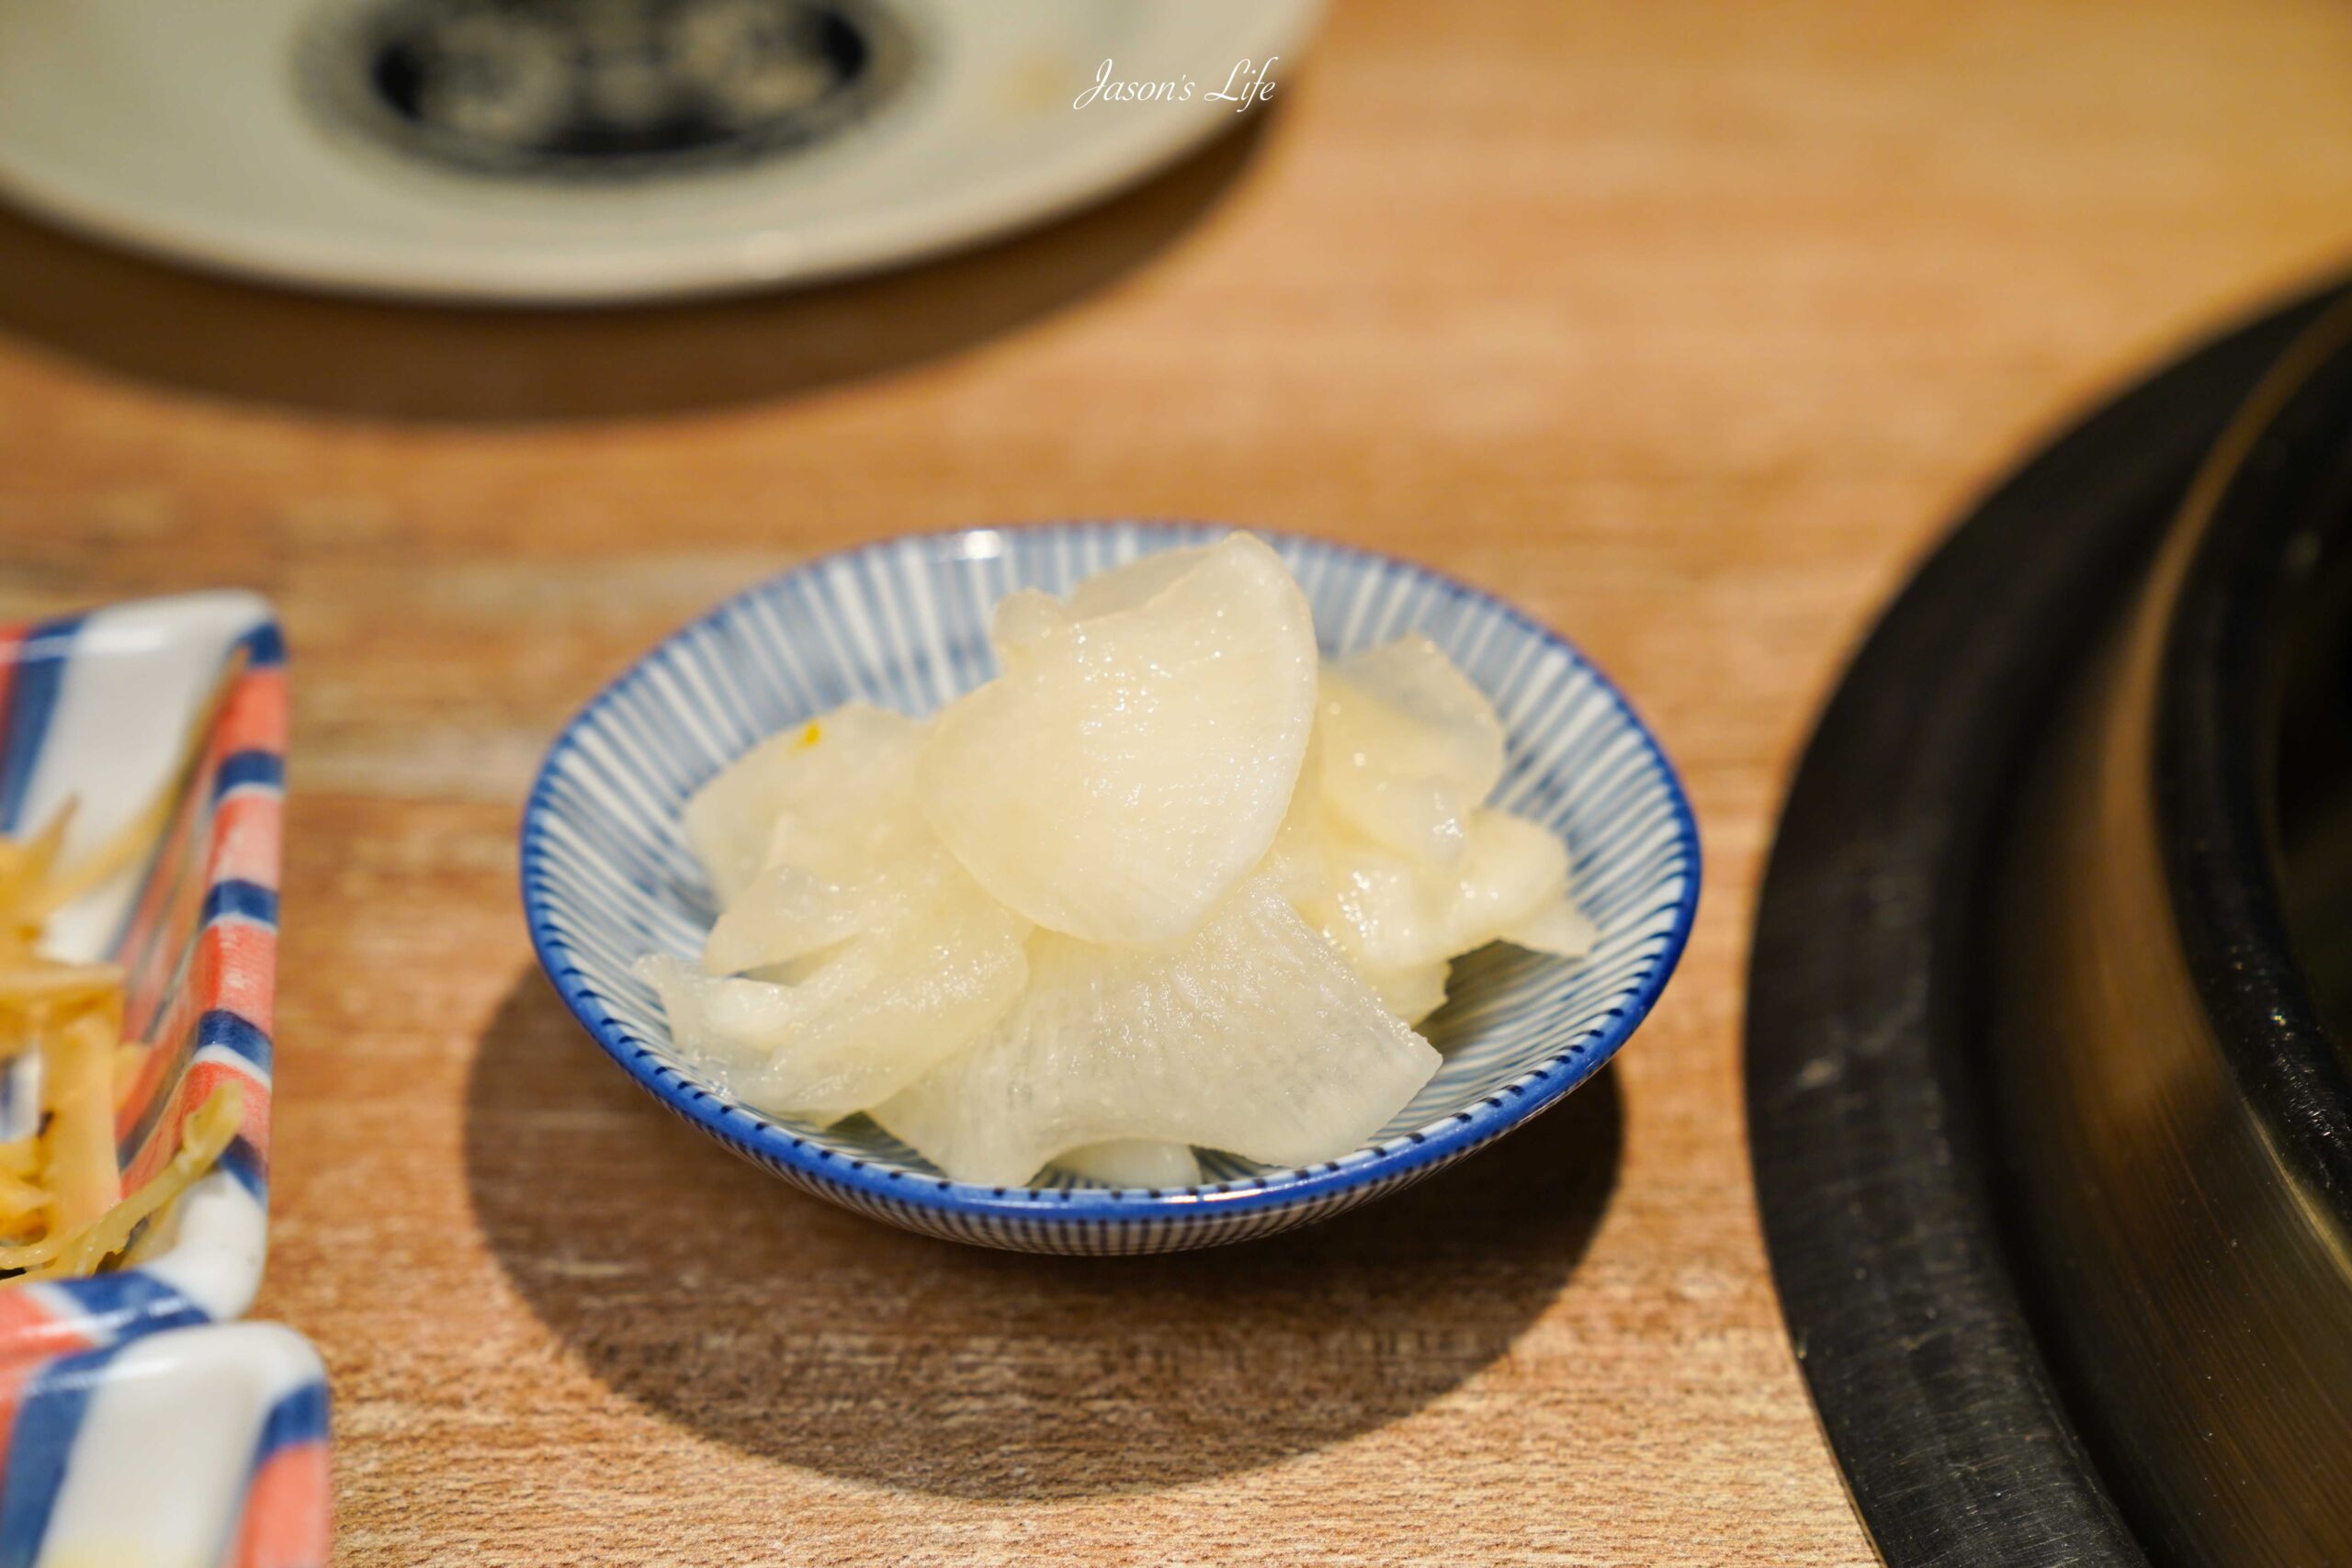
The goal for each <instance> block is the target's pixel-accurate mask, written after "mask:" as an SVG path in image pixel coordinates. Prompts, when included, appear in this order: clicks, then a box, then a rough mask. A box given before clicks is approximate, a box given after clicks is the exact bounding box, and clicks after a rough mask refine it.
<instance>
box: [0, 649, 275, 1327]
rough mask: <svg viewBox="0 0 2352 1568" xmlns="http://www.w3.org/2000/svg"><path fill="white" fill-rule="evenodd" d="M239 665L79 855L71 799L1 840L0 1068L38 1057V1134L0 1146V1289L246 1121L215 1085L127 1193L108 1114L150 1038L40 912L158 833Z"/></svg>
mask: <svg viewBox="0 0 2352 1568" xmlns="http://www.w3.org/2000/svg"><path fill="white" fill-rule="evenodd" d="M242 669H243V657H242V655H240V656H239V657H238V658H236V659H234V660H232V661H231V663H230V664H229V666H228V668H227V669H226V670H224V671H222V673H221V676H220V682H218V683H217V684H216V685H215V686H214V688H213V690H212V693H211V694H210V696H209V698H208V700H207V702H206V703H205V705H204V707H203V709H202V710H201V712H200V713H199V714H198V718H197V722H196V723H195V724H194V725H193V726H191V728H190V731H189V734H188V737H187V740H186V741H185V743H184V744H183V745H182V748H181V750H180V755H179V757H178V759H177V760H176V761H175V764H174V766H173V767H172V769H171V771H170V773H168V774H167V775H166V778H165V780H164V788H163V789H161V790H160V791H158V792H157V795H156V797H155V798H154V799H153V800H152V801H150V802H149V803H148V805H147V807H145V808H144V809H142V810H141V811H140V812H139V813H138V814H137V815H136V816H135V817H133V818H131V820H130V821H129V822H127V823H125V824H124V825H123V826H122V827H121V828H120V829H117V830H116V831H115V832H114V833H112V834H110V835H108V836H107V839H106V840H105V841H104V842H103V843H101V844H99V845H98V846H97V847H96V849H94V850H92V851H91V852H89V853H88V854H87V855H85V856H84V857H83V858H82V859H81V860H80V861H79V862H78V863H75V864H74V865H72V866H67V867H62V868H61V867H60V866H59V864H58V861H59V852H60V850H61V849H62V846H63V844H64V841H65V830H66V829H67V827H68V826H69V825H70V823H71V821H72V818H73V814H74V802H73V801H72V800H70V799H69V800H68V801H66V803H65V804H64V806H63V807H62V808H61V809H60V810H59V811H58V812H57V813H56V814H55V815H54V816H53V817H51V818H50V820H49V821H48V822H47V823H45V824H44V825H43V826H42V827H41V829H40V831H38V832H36V833H34V834H33V835H32V836H31V837H29V838H27V839H22V840H17V839H9V838H5V837H0V1071H5V1070H8V1069H12V1068H14V1067H15V1066H16V1065H17V1058H18V1057H20V1056H23V1055H26V1054H27V1053H33V1054H36V1055H38V1056H39V1058H40V1068H39V1071H40V1109H41V1116H40V1126H39V1129H38V1130H37V1131H36V1132H35V1133H33V1134H31V1135H30V1136H28V1137H23V1138H19V1139H16V1140H14V1141H12V1142H5V1143H0V1285H5V1284H7V1283H13V1282H15V1281H17V1280H43V1279H64V1278H73V1277H77V1276H81V1275H85V1274H92V1273H95V1272H96V1271H97V1270H98V1269H100V1268H102V1267H104V1266H105V1265H106V1263H107V1261H108V1260H109V1259H111V1258H116V1257H117V1256H118V1255H119V1254H120V1253H122V1252H123V1251H124V1250H125V1249H126V1248H128V1247H130V1245H131V1243H132V1242H133V1240H134V1239H135V1238H136V1237H137V1235H138V1234H139V1231H140V1227H141V1226H142V1225H143V1224H146V1223H147V1221H149V1220H151V1219H153V1217H154V1216H155V1215H156V1214H158V1213H161V1212H162V1211H163V1209H164V1206H165V1205H167V1204H169V1203H170V1202H171V1201H173V1200H174V1199H175V1198H177V1197H178V1196H179V1195H180V1194H181V1193H182V1192H185V1191H186V1190H187V1189H188V1187H189V1186H190V1185H192V1184H193V1183H194V1182H195V1181H196V1180H197V1179H198V1178H199V1177H201V1176H202V1175H204V1173H205V1172H206V1171H208V1170H209V1169H210V1168H212V1166H213V1164H214V1162H215V1161H217V1160H219V1159H220V1156H221V1154H222V1153H223V1152H224V1151H226V1150H227V1148H228V1147H229V1145H230V1144H231V1143H232V1142H234V1141H235V1139H236V1136H237V1130H238V1128H239V1127H240V1126H241V1125H242V1124H243V1118H244V1097H243V1093H242V1092H241V1091H240V1090H239V1089H237V1087H236V1086H235V1085H234V1084H225V1083H224V1084H221V1085H220V1086H219V1087H218V1088H216V1089H213V1091H212V1092H211V1093H210V1094H209V1095H208V1096H207V1097H206V1098H205V1100H204V1103H203V1104H201V1105H199V1106H198V1107H197V1108H196V1109H195V1110H194V1111H192V1112H190V1113H189V1114H188V1115H187V1118H186V1119H185V1120H184V1121H183V1122H182V1123H181V1127H180V1145H179V1148H178V1149H177V1150H176V1151H175V1153H174V1154H173V1156H172V1157H171V1159H170V1161H169V1162H168V1163H167V1164H166V1165H165V1166H164V1168H163V1169H161V1170H158V1171H156V1172H155V1173H154V1174H153V1176H152V1177H150V1178H149V1179H148V1180H147V1181H146V1183H145V1184H144V1185H142V1186H141V1188H140V1189H139V1190H138V1191H136V1192H134V1193H132V1194H130V1196H129V1197H125V1196H124V1194H123V1190H122V1170H121V1168H120V1166H119V1163H118V1159H117V1155H116V1151H115V1141H114V1125H115V1111H116V1108H117V1106H118V1105H119V1103H120V1102H121V1100H122V1099H123V1098H124V1096H125V1094H126V1093H127V1092H128V1091H129V1089H130V1086H131V1085H133V1084H135V1083H136V1082H137V1081H138V1078H139V1074H140V1070H141V1067H142V1066H144V1065H145V1063H146V1059H147V1057H148V1055H149V1053H150V1051H151V1049H152V1047H150V1046H148V1045H146V1044H143V1043H140V1042H137V1041H126V1040H124V1039H123V1037H122V1026H123V983H124V974H123V970H122V967H121V966H120V965H119V964H75V963H69V962H66V961H64V960H61V959H56V958H51V957H49V956H48V955H46V954H44V953H41V952H40V940H41V934H42V930H43V927H44V926H45V925H46V924H47V922H48V919H49V917H50V916H51V915H52V914H54V913H55V912H56V911H57V910H59V909H61V908H64V907H65V906H66V905H67V904H70V903H72V902H73V901H74V899H75V898H78V897H81V896H82V895H83V894H85V893H87V892H89V891H90V890H92V889H93V888H96V887H98V886H102V885H104V884H105V883H106V882H107V881H108V880H109V879H110V878H112V877H114V876H116V875H118V874H120V873H121V872H123V871H124V870H126V869H128V868H129V867H130V866H131V865H133V864H135V863H137V861H138V859H139V857H140V856H141V854H143V853H144V852H146V851H147V850H148V849H149V848H150V847H151V846H152V845H153V842H154V841H155V840H157V839H158V838H160V837H161V836H162V834H163V832H164V829H165V827H166V826H167V825H168V824H169V822H170V819H171V808H172V805H173V803H174V802H175V800H177V799H178V798H180V796H181V795H182V794H183V793H184V791H185V789H186V786H187V782H188V780H189V778H190V776H191V775H192V773H194V771H195V768H196V765H197V763H198V761H200V760H201V756H202V742H203V739H204V738H205V737H206V736H207V735H209V734H210V733H211V731H212V728H213V720H214V718H215V716H217V715H218V713H219V712H220V706H221V705H222V704H223V703H224V702H225V701H226V700H227V697H228V694H229V691H230V689H231V688H232V686H233V684H234V683H235V681H236V678H237V675H238V674H239V672H240V671H241V670H242Z"/></svg>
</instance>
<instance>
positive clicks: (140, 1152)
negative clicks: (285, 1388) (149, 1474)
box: [0, 592, 286, 1418]
mask: <svg viewBox="0 0 2352 1568" xmlns="http://www.w3.org/2000/svg"><path fill="white" fill-rule="evenodd" d="M224 681H225V682H226V684H225V687H224ZM199 723H205V724H209V728H208V729H207V732H206V733H204V734H203V735H201V736H198V737H195V738H194V739H193V744H194V746H195V748H196V750H195V752H194V764H193V766H188V767H185V768H184V767H183V763H184V759H186V758H187V756H188V755H189V747H190V744H191V730H192V728H194V727H195V726H197V725H198V724H199ZM285 749H286V671H285V649H284V645H283V643H282V641H281V640H280V638H279V637H278V632H277V625H276V623H275V622H274V621H273V620H272V619H271V617H270V613H269V607H268V606H267V604H265V603H264V602H263V601H262V600H260V599H258V598H256V597H255V596H254V595H252V594H249V593H236V592H220V593H202V594H192V595H188V596H186V597H181V598H172V599H157V600H149V601H143V602H139V603H133V604H120V605H116V606H112V607H110V608H107V609H103V610H99V611H96V612H94V613H92V614H90V615H81V616H75V617H73V618H71V619H66V620H58V621H48V622H43V623H40V624H39V625H36V626H25V627H19V628H16V629H12V630H0V833H7V834H12V835H17V834H25V833H29V832H31V831H33V830H35V829H38V828H39V827H40V825H41V824H42V823H44V822H46V821H48V820H49V819H50V818H51V815H52V814H53V813H54V812H55V811H57V809H58V808H59V807H62V805H63V804H64V803H65V802H66V801H67V800H68V799H69V798H70V799H72V800H74V802H75V810H74V818H73V826H72V829H71V831H70V833H69V835H68V837H67V839H66V842H65V846H64V850H63V852H62V857H61V858H62V863H64V864H67V865H69V866H70V865H71V864H73V863H74V860H75V857H76V856H77V855H79V854H82V853H85V852H87V851H88V849H89V847H90V846H92V845H94V844H96V843H98V842H99V841H101V840H104V839H105V838H106V837H107V835H108V834H109V833H111V832H112V831H113V830H114V829H117V828H118V827H119V826H121V825H122V824H124V823H126V822H130V821H131V820H133V819H134V818H137V816H138V815H139V814H140V813H141V810H142V809H144V808H146V807H147V806H148V805H149V803H150V802H151V801H153V799H154V798H155V797H156V795H157V794H158V792H160V791H163V790H164V789H165V788H166V787H167V786H170V785H172V784H174V781H175V774H178V773H182V772H185V773H186V777H185V781H184V782H183V783H182V784H180V785H179V787H178V790H177V794H176V797H175V798H174V799H173V800H172V801H171V802H170V804H169V810H168V816H167V818H166V820H165V825H164V829H163V832H162V834H161V836H160V838H159V839H158V840H156V842H155V843H154V845H153V847H152V848H151V849H150V850H149V851H148V852H147V853H146V854H145V855H144V857H143V858H142V859H141V860H140V861H139V862H137V863H134V864H133V865H132V866H131V867H130V869H129V870H127V871H125V872H124V873H122V874H119V875H118V876H116V877H115V878H114V879H113V881H111V882H109V883H107V884H104V885H102V886H98V887H96V889H94V890H93V891H91V892H90V893H89V894H87V895H86V896H85V897H82V898H80V899H78V900H76V901H75V902H74V903H73V904H71V905H68V906H67V907H66V908H64V909H62V910H61V911H60V912H59V913H58V914H57V916H56V917H55V918H53V919H51V922H50V926H49V931H48V936H49V942H50V944H51V947H53V948H54V949H55V950H56V951H57V952H59V953H61V954H62V955H63V956H67V957H74V958H101V957H111V958H113V959H115V960H117V961H118V962H119V963H120V964H122V965H123V966H124V968H125V970H126V972H127V974H128V982H127V993H128V994H127V1001H126V1007H125V1017H124V1032H125V1038H127V1039H131V1040H140V1041H147V1042H152V1043H155V1044H156V1045H157V1046H158V1047H159V1048H158V1049H156V1050H155V1051H154V1052H153V1054H152V1055H151V1056H150V1057H149V1059H148V1061H147V1064H146V1066H145V1067H144V1068H143V1069H142V1071H141V1075H140V1077H139V1078H138V1079H137V1081H136V1082H134V1083H133V1084H132V1085H131V1086H130V1089H129V1091H128V1093H127V1096H126V1097H125V1099H124V1100H123V1101H122V1103H121V1105H120V1106H119V1110H118V1111H117V1117H116V1128H115V1132H116V1143H117V1155H118V1157H119V1160H120V1162H121V1165H122V1171H123V1187H124V1190H126V1191H130V1190H135V1189H136V1188H137V1187H138V1186H139V1185H140V1184H141V1182H143V1181H144V1180H145V1179H147V1178H148V1177H149V1176H150V1175H152V1174H153V1172H154V1171H155V1169H156V1168H158V1167H160V1166H161V1165H162V1164H163V1163H164V1161H165V1160H166V1159H168V1158H169V1157H170V1156H171V1154H172V1152H173V1150H174V1149H175V1147H176V1146H177V1143H178V1137H179V1129H180V1123H181V1122H182V1121H183V1120H184V1119H185V1118H186V1117H187V1114H188V1112H189V1111H192V1110H193V1109H194V1108H195V1107H196V1106H197V1105H198V1103H200V1102H201V1101H202V1100H203V1099H204V1097H205V1095H207V1094H208V1093H209V1092H210V1091H211V1089H212V1087H213V1086H214V1085H215V1084H217V1083H219V1082H220V1081H221V1080H222V1079H223V1078H234V1079H235V1080H236V1081H237V1082H238V1083H239V1084H240V1086H241V1087H242V1088H243V1091H244V1104H245V1110H244V1124H243V1129H242V1130H241V1132H240V1134H239V1135H238V1138H237V1140H236V1142H235V1143H234V1144H233V1145H231V1147H230V1149H229V1151H228V1153H227V1154H226V1155H225V1156H223V1157H222V1158H221V1161H220V1165H219V1167H218V1168H215V1169H214V1170H213V1171H212V1172H211V1173H210V1174H209V1175H208V1176H207V1177H205V1178H204V1179H202V1180H201V1181H199V1182H198V1184H197V1185H196V1186H195V1187H193V1188H191V1189H190V1190H188V1192H187V1194H186V1195H185V1196H184V1197H183V1198H182V1199H181V1200H180V1201H179V1202H178V1204H176V1205H175V1208H174V1209H173V1210H171V1211H167V1212H166V1213H165V1215H164V1218H163V1222H162V1223H160V1224H157V1225H156V1226H155V1227H153V1230H152V1232H151V1234H149V1235H145V1236H143V1237H141V1239H140V1240H139V1241H138V1242H137V1243H136V1244H135V1245H134V1247H133V1249H132V1252H131V1255H130V1266H129V1267H126V1268H123V1269H119V1270H118V1271H116V1272H112V1273H107V1274H101V1275H99V1276H97V1277H96V1278H93V1279H88V1280H64V1281H57V1282H44V1283H38V1284H27V1285H20V1286H15V1287H5V1286H0V1368H6V1367H9V1366H16V1367H18V1368H21V1367H22V1366H23V1365H24V1364H25V1363H27V1362H28V1361H32V1360H37V1359H46V1358H48V1357H51V1356H55V1355H59V1354H64V1353H68V1352H74V1351H84V1350H89V1349H92V1348H98V1347H103V1346H107V1345H110V1344H114V1343H117V1342H119V1341H121V1340H125V1339H128V1338H130V1337H135V1336H138V1335H141V1334H144V1333H148V1332H152V1331H153V1330H155V1329H159V1328H168V1327H178V1326H184V1325H190V1324H197V1323H204V1322H209V1321H213V1320H217V1319H221V1318H230V1317H235V1316H237V1315H238V1314H242V1313H243V1311H244V1310H245V1308H246V1307H247V1306H248V1305H249V1304H250V1303H252V1301H253V1297H254V1290H255V1289H256V1287H257V1286H258V1285H259V1284H260V1281H261V1269H262V1256H263V1252H264V1249H265V1245H266V1236H267V1230H268V1217H267V1215H268V1211H267V1204H266V1182H267V1173H268V1156H269V1089H270V1026H271V1003H272V995H273V990H274V987H275V984H276V971H277V861H278V844H279V839H280V831H279V815H280V810H281V807H282V801H283V795H284V756H285ZM38 1071H39V1063H38V1059H37V1058H34V1057H32V1056H30V1055H27V1056H24V1057H20V1058H19V1059H18V1061H17V1063H16V1064H15V1065H14V1066H12V1067H10V1068H9V1069H8V1070H7V1072H6V1075H5V1077H0V1136H8V1137H15V1136H21V1135H23V1134H26V1133H28V1132H30V1131H31V1130H32V1129H33V1123H34V1119H36V1118H37V1117H38V1115H39V1084H38V1081H37V1079H35V1078H33V1077H31V1075H32V1074H34V1073H37V1072H38ZM0 1402H5V1403H0V1418H5V1417H6V1416H7V1415H9V1414H10V1413H11V1410H12V1405H13V1401H8V1400H7V1397H6V1391H5V1390H0Z"/></svg>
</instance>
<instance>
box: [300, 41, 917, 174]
mask: <svg viewBox="0 0 2352 1568" xmlns="http://www.w3.org/2000/svg"><path fill="white" fill-rule="evenodd" d="M914 54H915V49H914V44H913V39H912V36H911V34H910V32H909V31H908V29H907V28H905V26H904V25H903V24H902V23H901V22H900V21H899V18H898V17H896V16H895V15H894V14H893V13H891V12H890V11H888V10H887V9H885V8H884V7H883V6H881V5H879V4H877V3H876V0H375V3H373V4H368V5H364V6H360V7H359V8H358V9H356V10H350V11H344V12H340V13H336V14H334V17H332V18H331V19H330V20H329V21H327V22H326V23H324V24H322V26H321V27H319V28H315V29H314V30H313V34H312V36H311V39H309V40H307V43H306V45H305V47H304V48H303V49H301V50H300V51H298V54H297V60H296V69H297V71H298V72H299V73H300V76H301V78H302V82H301V85H302V87H303V89H304V92H305V95H306V96H307V97H308V98H309V99H310V100H311V102H312V103H313V104H314V105H315V106H316V107H318V109H319V110H320V111H321V112H322V114H324V115H326V116H327V117H328V118H330V119H331V120H332V121H333V122H334V123H335V124H336V125H338V126H340V127H343V128H345V129H346V130H360V131H363V132H365V133H366V134H367V135H368V137H369V138H371V139H372V140H374V141H379V142H382V143H386V144H389V145H391V146H394V147H397V148H399V149H401V151H404V152H410V153H413V154H415V155H417V156H420V157H424V158H427V159H430V160H432V161H433V162H435V163H438V164H443V165H445V166H448V167H453V168H458V169H464V170H469V171H473V172H477V173H486V174H495V175H508V176H529V177H545V178H553V179H558V180H578V179H599V178H616V177H617V178H639V177H645V176H649V175H663V174H670V173H682V172H690V171H696V170H701V169H706V168H709V167H713V166H727V167H733V166H739V165H741V164H746V163H750V162H753V161H759V160H764V159H767V158H771V157H775V156H778V155H782V154H786V153H791V152H806V151H808V150H810V149H812V148H814V147H816V146H818V145H820V144H821V143H823V142H826V141H831V140H833V139H834V138H836V137H838V136H839V135H840V134H841V133H842V132H843V131H845V130H849V129H850V128H852V127H853V126H854V125H856V124H857V123H859V122H860V121H862V120H863V119H865V118H866V117H867V116H868V115H870V114H871V113H872V112H873V111H874V110H875V109H876V107H879V106H881V105H882V104H884V103H885V102H887V101H888V100H889V99H891V98H893V97H895V96H897V95H898V93H899V89H900V88H901V87H903V86H904V85H905V84H906V82H907V80H908V78H909V75H910V67H911V64H912V61H913V57H914Z"/></svg>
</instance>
